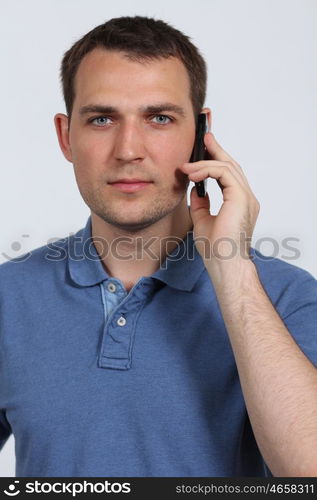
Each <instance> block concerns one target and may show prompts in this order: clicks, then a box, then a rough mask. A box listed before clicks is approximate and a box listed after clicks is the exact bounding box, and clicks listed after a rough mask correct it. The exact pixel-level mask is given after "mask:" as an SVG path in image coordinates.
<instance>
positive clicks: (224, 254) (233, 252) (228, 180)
mask: <svg viewBox="0 0 317 500" xmlns="http://www.w3.org/2000/svg"><path fill="white" fill-rule="evenodd" d="M204 142H205V146H206V148H207V151H208V153H209V155H210V158H211V159H210V160H202V161H198V162H195V163H185V164H184V165H183V166H182V167H181V170H182V172H184V173H186V174H187V175H188V177H189V179H190V180H191V181H193V182H199V181H202V180H204V179H207V178H208V177H211V178H212V179H216V181H217V183H218V185H219V186H220V188H221V190H222V195H223V204H222V206H221V209H220V210H219V213H218V215H212V214H211V213H210V200H209V196H208V193H207V192H206V196H205V197H204V198H200V197H198V195H197V192H196V188H195V186H194V187H193V188H192V191H191V196H190V199H191V206H190V214H191V218H192V221H193V225H194V230H193V233H194V239H195V244H196V247H197V250H198V251H199V253H200V254H201V256H202V258H203V259H204V258H206V256H207V257H208V258H209V257H212V258H211V260H208V262H207V261H206V260H205V265H206V267H207V268H210V266H211V264H212V262H215V261H216V260H217V261H218V264H221V262H223V263H224V264H226V262H228V260H230V261H231V263H232V261H233V262H235V261H237V260H240V258H241V257H242V258H243V259H248V258H249V247H250V242H251V237H252V233H253V230H254V226H255V222H256V219H257V216H258V213H259V209H260V205H259V202H258V200H257V199H256V197H255V196H254V194H253V192H252V191H251V188H250V186H249V184H248V181H247V179H246V177H245V175H244V173H243V170H242V168H241V167H240V165H239V164H238V163H237V162H236V161H235V160H234V159H233V158H232V157H231V156H230V155H229V154H228V153H227V152H226V151H224V149H222V147H221V146H220V144H218V142H217V141H216V139H215V137H214V135H213V134H212V133H211V132H208V133H207V134H205V138H204ZM199 240H200V241H199ZM206 242H208V243H207V245H208V247H209V248H208V249H207V252H206ZM210 251H211V255H210ZM228 256H230V259H228ZM214 257H216V259H215V258H214Z"/></svg>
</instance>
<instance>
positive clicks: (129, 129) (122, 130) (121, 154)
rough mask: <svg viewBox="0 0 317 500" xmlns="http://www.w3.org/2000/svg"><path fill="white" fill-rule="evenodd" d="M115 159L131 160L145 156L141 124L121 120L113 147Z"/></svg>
mask: <svg viewBox="0 0 317 500" xmlns="http://www.w3.org/2000/svg"><path fill="white" fill-rule="evenodd" d="M114 155H115V158H116V159H117V160H120V161H122V162H131V161H136V160H139V161H140V160H142V159H143V158H144V157H145V147H144V136H143V132H142V126H141V125H140V124H138V123H135V122H128V121H126V122H121V123H120V125H119V127H118V130H117V134H116V142H115V148H114Z"/></svg>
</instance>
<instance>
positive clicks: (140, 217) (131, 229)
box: [83, 183, 189, 234]
mask: <svg viewBox="0 0 317 500" xmlns="http://www.w3.org/2000/svg"><path fill="white" fill-rule="evenodd" d="M188 184H189V183H187V186H188ZM187 186H186V187H185V186H184V189H182V190H181V191H177V192H174V193H173V194H172V195H171V194H170V193H168V194H164V193H163V195H162V194H160V196H159V197H155V198H153V199H149V198H148V197H147V202H144V203H142V202H141V205H143V206H141V207H140V208H138V209H136V210H133V201H132V200H129V201H128V200H127V201H124V199H123V198H122V200H121V201H119V199H118V200H116V202H115V203H113V204H111V202H108V203H107V201H106V200H105V196H104V194H103V193H102V192H101V191H100V190H97V191H96V192H94V193H91V192H89V193H86V194H85V196H84V197H83V198H84V200H85V202H86V204H87V205H88V207H89V208H90V209H91V211H92V212H93V213H95V214H96V215H97V216H98V217H100V218H101V219H102V220H103V221H105V222H106V223H107V224H110V225H111V226H114V227H115V228H117V229H119V230H120V231H122V232H125V233H132V234H133V233H136V232H139V231H142V230H143V229H146V228H148V227H150V226H152V225H153V224H155V223H156V222H158V221H159V220H161V219H163V218H164V217H166V216H168V215H169V214H171V213H172V212H174V210H176V209H177V207H178V206H179V205H180V203H181V202H182V200H183V198H184V196H186V193H187ZM127 196H134V195H127ZM141 197H142V194H141V195H140V198H141ZM130 202H131V207H130V206H129V203H130ZM136 203H137V204H139V203H140V202H139V201H136ZM120 205H121V206H120Z"/></svg>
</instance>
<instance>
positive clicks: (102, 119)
mask: <svg viewBox="0 0 317 500" xmlns="http://www.w3.org/2000/svg"><path fill="white" fill-rule="evenodd" d="M89 122H90V123H93V124H94V125H98V126H103V125H109V123H110V118H108V117H107V116H98V117H97V118H92V119H91V120H89Z"/></svg>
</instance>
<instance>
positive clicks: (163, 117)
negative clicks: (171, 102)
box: [153, 115, 172, 125]
mask: <svg viewBox="0 0 317 500" xmlns="http://www.w3.org/2000/svg"><path fill="white" fill-rule="evenodd" d="M155 118H159V120H158V121H157V122H156V123H157V124H159V125H166V124H167V123H170V122H171V121H172V118H170V117H169V116H166V115H155V116H154V117H153V119H155Z"/></svg>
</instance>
